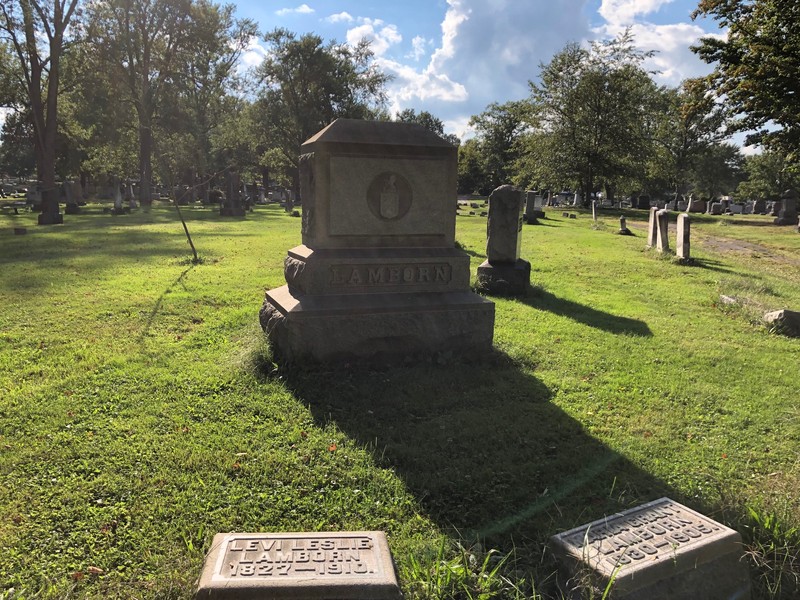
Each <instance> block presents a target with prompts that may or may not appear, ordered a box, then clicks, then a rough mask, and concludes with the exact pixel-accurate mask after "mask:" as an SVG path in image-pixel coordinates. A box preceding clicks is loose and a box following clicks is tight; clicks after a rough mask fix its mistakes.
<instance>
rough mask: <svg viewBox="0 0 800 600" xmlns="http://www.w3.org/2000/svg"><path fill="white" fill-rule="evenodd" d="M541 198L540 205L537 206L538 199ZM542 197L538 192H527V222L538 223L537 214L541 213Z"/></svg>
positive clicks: (530, 223) (529, 223)
mask: <svg viewBox="0 0 800 600" xmlns="http://www.w3.org/2000/svg"><path fill="white" fill-rule="evenodd" d="M537 198H538V200H539V206H536V200H537ZM541 202H542V197H541V196H538V195H537V194H536V192H525V222H526V223H527V224H528V225H536V223H537V221H536V217H537V214H539V213H541V210H539V209H540V208H541Z"/></svg>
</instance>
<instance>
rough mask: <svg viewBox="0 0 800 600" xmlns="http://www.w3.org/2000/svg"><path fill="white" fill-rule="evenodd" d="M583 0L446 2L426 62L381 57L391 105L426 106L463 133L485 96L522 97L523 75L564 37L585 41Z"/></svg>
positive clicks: (532, 74) (534, 72) (532, 73)
mask: <svg viewBox="0 0 800 600" xmlns="http://www.w3.org/2000/svg"><path fill="white" fill-rule="evenodd" d="M588 1H589V0H560V1H559V2H549V3H544V2H519V1H517V0H447V4H448V6H447V12H446V13H445V15H444V18H443V20H442V23H441V38H440V39H439V40H438V44H437V47H436V48H435V50H434V51H433V54H432V55H431V58H430V61H429V62H428V64H427V65H425V66H424V67H421V68H414V67H411V66H408V65H403V64H400V63H398V62H391V61H388V60H384V61H383V62H382V63H381V66H382V67H383V68H385V69H386V70H387V71H389V72H391V73H392V74H393V75H394V76H395V79H394V81H392V82H391V83H390V85H389V94H390V96H391V99H392V101H393V102H394V105H395V106H398V107H399V108H415V109H418V110H429V111H430V112H431V113H433V114H435V115H436V116H438V117H439V118H441V119H442V120H443V121H445V122H446V123H452V125H450V126H449V127H455V126H456V125H457V124H458V123H461V125H459V131H453V130H452V129H451V131H453V133H456V135H463V134H464V132H465V131H466V126H464V125H463V123H465V122H466V121H467V120H468V119H469V117H470V116H471V115H474V114H478V113H480V112H482V111H483V110H484V109H485V108H486V106H487V105H488V104H489V103H491V102H495V101H496V102H500V103H503V102H506V101H508V100H518V99H520V98H524V97H526V96H528V94H529V90H528V80H529V79H535V78H536V77H537V76H538V74H539V63H540V62H547V61H549V60H550V58H551V57H552V55H553V54H554V53H555V52H557V51H558V50H560V49H561V48H563V47H564V45H565V44H566V43H567V42H570V41H582V40H585V39H587V37H588V36H589V34H590V30H589V21H588V18H587V17H586V16H585V12H584V8H585V5H586V4H587V2H588ZM412 45H413V44H412ZM456 103H457V106H455V105H456Z"/></svg>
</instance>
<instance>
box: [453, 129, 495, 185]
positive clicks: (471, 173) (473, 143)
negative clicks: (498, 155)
mask: <svg viewBox="0 0 800 600" xmlns="http://www.w3.org/2000/svg"><path fill="white" fill-rule="evenodd" d="M492 189H493V188H492V187H491V182H490V181H489V177H488V175H487V174H486V171H485V169H484V161H483V156H482V155H481V148H480V143H479V142H478V140H477V139H476V138H470V139H468V140H467V141H466V142H464V143H463V144H461V145H460V146H459V147H458V193H459V194H474V193H478V194H482V195H486V194H488V193H490V192H491V191H492Z"/></svg>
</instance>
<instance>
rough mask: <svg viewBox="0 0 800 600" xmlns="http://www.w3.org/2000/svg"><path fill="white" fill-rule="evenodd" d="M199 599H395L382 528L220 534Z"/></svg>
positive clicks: (396, 587) (394, 580)
mask: <svg viewBox="0 0 800 600" xmlns="http://www.w3.org/2000/svg"><path fill="white" fill-rule="evenodd" d="M195 598H197V599H198V600H200V599H203V600H233V599H235V600H245V599H256V598H270V599H275V600H280V599H283V598H292V599H295V600H323V599H327V598H336V599H337V600H360V599H364V600H366V599H370V600H399V599H400V598H401V595H400V588H399V585H398V583H397V576H396V574H395V570H394V564H393V562H392V556H391V552H390V551H389V545H388V544H387V542H386V536H385V535H384V533H383V532H381V531H348V532H318V533H218V534H217V535H215V536H214V541H213V543H212V545H211V550H210V551H209V553H208V555H207V556H206V560H205V563H204V565H203V572H202V575H201V577H200V583H199V584H198V588H197V594H196V596H195Z"/></svg>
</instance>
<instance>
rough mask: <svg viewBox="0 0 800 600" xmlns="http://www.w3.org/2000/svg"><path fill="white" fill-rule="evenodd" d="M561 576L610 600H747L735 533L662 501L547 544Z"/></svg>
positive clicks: (747, 585) (747, 586)
mask: <svg viewBox="0 0 800 600" xmlns="http://www.w3.org/2000/svg"><path fill="white" fill-rule="evenodd" d="M550 541H551V544H552V547H553V550H554V552H555V554H556V556H557V557H558V559H559V561H560V563H561V567H562V569H563V571H564V574H565V575H566V576H567V577H569V578H570V579H571V580H576V581H577V580H585V581H588V582H589V583H590V584H591V585H592V586H594V587H596V588H598V589H599V590H600V591H601V593H602V590H604V589H606V587H607V586H608V584H609V581H612V580H613V582H612V583H611V598H613V599H614V600H697V599H699V598H702V599H703V600H732V599H734V598H735V599H737V600H739V599H741V600H745V599H749V598H750V575H749V571H748V566H747V562H746V561H745V560H743V558H744V550H743V549H742V539H741V536H740V535H739V533H737V532H736V531H734V530H733V529H729V528H728V527H725V526H724V525H722V524H720V523H717V522H716V521H713V520H712V519H709V518H708V517H706V516H704V515H702V514H700V513H698V512H695V511H693V510H691V509H690V508H687V507H686V506H683V505H681V504H678V503H677V502H674V501H673V500H670V499H669V498H661V499H659V500H656V501H654V502H649V503H647V504H644V505H642V506H638V507H636V508H632V509H630V510H627V511H625V512H622V513H618V514H616V515H614V516H612V517H608V518H605V519H599V520H597V521H594V522H592V523H589V524H588V525H582V526H581V527H577V528H575V529H572V530H570V531H566V532H564V533H562V534H559V535H556V536H554V537H552V538H550Z"/></svg>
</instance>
